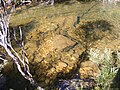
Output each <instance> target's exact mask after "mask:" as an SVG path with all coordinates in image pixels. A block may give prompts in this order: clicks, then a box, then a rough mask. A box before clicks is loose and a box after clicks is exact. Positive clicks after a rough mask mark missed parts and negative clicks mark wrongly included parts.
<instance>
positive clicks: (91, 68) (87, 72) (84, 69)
mask: <svg viewBox="0 0 120 90" xmlns="http://www.w3.org/2000/svg"><path fill="white" fill-rule="evenodd" d="M79 72H80V75H81V78H95V77H98V76H99V75H100V70H99V68H98V66H97V65H96V64H95V63H93V62H92V61H85V62H82V63H81V65H80V70H79Z"/></svg>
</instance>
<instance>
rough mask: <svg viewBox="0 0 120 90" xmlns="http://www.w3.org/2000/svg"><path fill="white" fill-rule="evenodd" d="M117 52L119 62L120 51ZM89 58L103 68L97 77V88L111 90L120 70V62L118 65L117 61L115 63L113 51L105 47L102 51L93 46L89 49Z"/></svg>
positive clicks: (98, 89) (97, 89)
mask: <svg viewBox="0 0 120 90" xmlns="http://www.w3.org/2000/svg"><path fill="white" fill-rule="evenodd" d="M116 53H117V54H116V56H117V61H116V63H117V62H120V52H116ZM89 58H90V60H91V61H93V62H95V63H96V64H97V65H98V66H99V68H100V70H101V74H100V75H99V76H98V77H97V78H96V81H97V87H96V90H109V89H110V85H111V84H112V81H113V79H114V77H115V76H116V74H117V72H118V70H119V64H118V65H117V66H116V65H115V63H113V59H114V58H113V56H112V51H111V50H110V49H107V48H105V50H104V51H103V52H102V51H100V50H98V49H96V50H93V49H92V48H91V49H90V51H89Z"/></svg>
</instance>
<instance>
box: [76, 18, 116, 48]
mask: <svg viewBox="0 0 120 90" xmlns="http://www.w3.org/2000/svg"><path fill="white" fill-rule="evenodd" d="M113 27H114V26H113V25H111V24H110V23H109V22H108V21H106V20H96V21H87V22H85V23H83V24H82V25H80V26H78V27H77V29H76V30H75V34H76V35H77V36H79V39H80V42H81V43H82V45H83V46H84V47H85V48H86V50H87V49H88V48H89V47H91V46H93V45H94V43H95V42H96V41H98V40H102V38H104V37H106V33H107V32H109V33H111V32H112V28H113ZM108 35H109V34H108Z"/></svg>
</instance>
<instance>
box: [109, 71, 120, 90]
mask: <svg viewBox="0 0 120 90" xmlns="http://www.w3.org/2000/svg"><path fill="white" fill-rule="evenodd" d="M111 88H113V89H114V90H115V89H116V90H120V69H119V70H118V72H117V74H116V76H115V78H114V79H113V83H112V84H111Z"/></svg>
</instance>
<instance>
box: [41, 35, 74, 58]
mask: <svg viewBox="0 0 120 90" xmlns="http://www.w3.org/2000/svg"><path fill="white" fill-rule="evenodd" d="M74 43H75V42H73V41H71V40H70V39H68V38H66V37H65V36H62V35H56V36H55V37H51V38H47V39H46V41H45V43H44V44H43V46H42V48H41V49H42V50H41V54H42V56H44V57H45V56H46V55H47V54H48V53H49V52H51V51H54V50H58V51H61V50H63V49H64V48H65V47H67V46H70V45H73V44H74Z"/></svg>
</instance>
